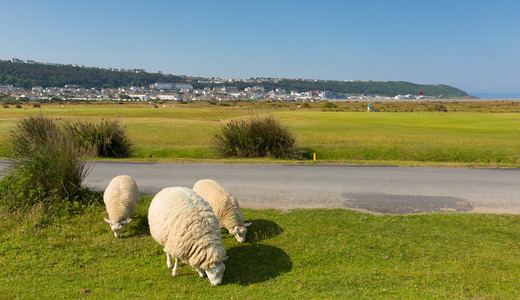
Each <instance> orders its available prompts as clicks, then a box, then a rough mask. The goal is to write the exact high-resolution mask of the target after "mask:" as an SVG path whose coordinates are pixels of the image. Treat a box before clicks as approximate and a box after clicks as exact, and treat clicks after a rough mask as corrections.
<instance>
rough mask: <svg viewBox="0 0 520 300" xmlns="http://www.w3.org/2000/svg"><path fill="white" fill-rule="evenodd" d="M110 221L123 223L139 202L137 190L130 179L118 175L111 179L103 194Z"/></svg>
mask: <svg viewBox="0 0 520 300" xmlns="http://www.w3.org/2000/svg"><path fill="white" fill-rule="evenodd" d="M103 201H104V202H105V205H106V209H107V212H108V217H109V219H110V220H111V221H114V222H121V221H124V220H126V219H128V218H130V216H131V215H132V214H133V213H134V211H135V208H136V206H137V202H138V201H139V189H138V188H137V184H136V183H135V181H134V180H133V179H132V177H130V176H127V175H120V176H117V177H115V178H114V179H112V180H111V181H110V183H109V185H108V187H107V188H106V190H105V193H104V194H103Z"/></svg>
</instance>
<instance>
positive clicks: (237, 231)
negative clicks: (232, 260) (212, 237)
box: [228, 223, 251, 243]
mask: <svg viewBox="0 0 520 300" xmlns="http://www.w3.org/2000/svg"><path fill="white" fill-rule="evenodd" d="M249 225H251V223H244V225H243V226H235V227H234V228H233V229H231V230H228V231H229V233H230V234H231V235H233V236H234V237H235V238H236V239H237V242H239V243H243V242H245V241H246V233H247V227H248V226H249Z"/></svg>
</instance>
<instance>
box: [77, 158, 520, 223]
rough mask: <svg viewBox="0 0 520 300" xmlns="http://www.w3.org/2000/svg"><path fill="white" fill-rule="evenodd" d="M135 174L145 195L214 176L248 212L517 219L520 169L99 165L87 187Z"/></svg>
mask: <svg viewBox="0 0 520 300" xmlns="http://www.w3.org/2000/svg"><path fill="white" fill-rule="evenodd" d="M120 174H127V175H131V176H132V177H134V178H135V180H136V181H137V184H138V186H139V188H140V190H141V192H142V194H144V195H154V194H155V193H157V192H158V191H159V190H161V189H162V188H164V187H167V186H188V187H192V186H193V184H194V183H195V182H196V181H197V180H199V179H203V178H212V179H215V180H217V181H218V182H220V183H221V185H223V186H224V187H225V188H226V189H228V190H229V191H230V192H231V193H232V194H234V195H235V196H236V197H237V198H238V200H239V201H240V203H241V205H242V206H243V207H249V208H276V209H292V208H353V209H359V210H366V211H371V212H378V213H397V214H404V213H420V212H440V211H445V212H450V211H459V212H462V211H472V212H491V213H513V214H520V169H452V168H422V167H414V168H407V167H385V166H312V165H249V164H231V165H229V164H224V165H221V164H154V163H119V162H96V163H94V164H93V169H92V171H91V172H90V174H89V176H88V177H87V180H86V184H87V185H89V186H91V187H92V188H94V189H98V190H103V189H104V188H105V187H106V186H107V185H108V182H109V181H110V179H111V178H113V177H114V176H117V175H120Z"/></svg>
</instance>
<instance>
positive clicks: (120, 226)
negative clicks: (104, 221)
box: [110, 223, 125, 237]
mask: <svg viewBox="0 0 520 300" xmlns="http://www.w3.org/2000/svg"><path fill="white" fill-rule="evenodd" d="M123 227H125V225H123V224H121V223H114V224H110V228H111V229H112V231H113V232H114V235H115V236H116V237H120V236H121V230H123Z"/></svg>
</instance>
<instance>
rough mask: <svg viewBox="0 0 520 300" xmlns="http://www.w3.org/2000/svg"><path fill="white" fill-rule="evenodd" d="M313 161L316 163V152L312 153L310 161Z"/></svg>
mask: <svg viewBox="0 0 520 300" xmlns="http://www.w3.org/2000/svg"><path fill="white" fill-rule="evenodd" d="M312 160H313V161H316V152H314V157H313V159H312Z"/></svg>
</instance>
